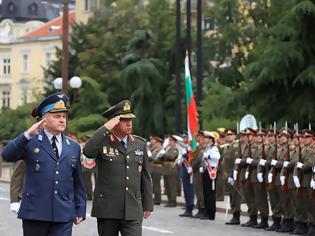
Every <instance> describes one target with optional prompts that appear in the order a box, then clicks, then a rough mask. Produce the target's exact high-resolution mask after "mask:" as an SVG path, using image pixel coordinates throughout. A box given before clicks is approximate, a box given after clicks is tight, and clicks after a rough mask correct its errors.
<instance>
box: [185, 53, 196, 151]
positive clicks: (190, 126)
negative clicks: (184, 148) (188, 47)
mask: <svg viewBox="0 0 315 236" xmlns="http://www.w3.org/2000/svg"><path fill="white" fill-rule="evenodd" d="M185 84H186V104H187V131H188V140H189V141H190V142H191V148H192V150H194V149H195V148H196V146H197V141H196V135H197V131H198V112H197V106H196V102H195V98H194V93H193V90H192V83H191V76H190V71H189V59H188V55H186V57H185Z"/></svg>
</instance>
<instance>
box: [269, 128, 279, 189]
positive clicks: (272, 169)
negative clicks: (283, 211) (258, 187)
mask: <svg viewBox="0 0 315 236" xmlns="http://www.w3.org/2000/svg"><path fill="white" fill-rule="evenodd" d="M273 133H274V135H275V151H274V160H276V161H278V137H277V128H276V123H274V126H273ZM269 173H270V174H272V180H271V182H269V181H268V190H269V191H271V190H273V189H274V187H275V177H276V173H277V171H276V167H275V166H271V168H270V171H269ZM268 179H269V177H268Z"/></svg>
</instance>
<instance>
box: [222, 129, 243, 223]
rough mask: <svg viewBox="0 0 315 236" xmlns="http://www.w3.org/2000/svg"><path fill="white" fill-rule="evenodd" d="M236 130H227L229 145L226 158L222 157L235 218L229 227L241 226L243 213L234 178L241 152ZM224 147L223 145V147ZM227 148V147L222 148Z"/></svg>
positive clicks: (224, 174) (225, 154) (225, 153)
mask: <svg viewBox="0 0 315 236" xmlns="http://www.w3.org/2000/svg"><path fill="white" fill-rule="evenodd" d="M236 135H237V134H236V130H234V129H227V130H226V141H227V144H224V145H227V147H226V149H227V150H226V151H225V152H223V153H224V156H223V157H222V162H221V166H222V171H223V176H224V179H225V183H226V188H227V190H228V193H229V195H230V205H231V212H232V214H233V218H232V219H231V220H230V221H229V222H226V224H227V225H239V224H240V212H241V198H242V196H241V194H240V191H239V190H238V189H237V186H236V184H235V181H234V180H233V177H232V172H233V168H234V163H235V158H236V155H237V153H238V150H239V140H237V141H236ZM221 146H222V145H221ZM222 148H225V147H222Z"/></svg>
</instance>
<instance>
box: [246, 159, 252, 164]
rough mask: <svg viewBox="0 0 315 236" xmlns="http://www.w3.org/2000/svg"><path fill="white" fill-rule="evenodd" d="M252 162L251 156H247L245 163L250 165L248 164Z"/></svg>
mask: <svg viewBox="0 0 315 236" xmlns="http://www.w3.org/2000/svg"><path fill="white" fill-rule="evenodd" d="M252 162H253V159H252V158H250V157H247V158H246V163H247V164H249V165H250V164H252Z"/></svg>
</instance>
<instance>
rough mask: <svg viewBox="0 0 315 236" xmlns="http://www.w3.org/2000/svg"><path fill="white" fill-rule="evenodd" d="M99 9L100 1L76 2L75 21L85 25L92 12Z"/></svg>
mask: <svg viewBox="0 0 315 236" xmlns="http://www.w3.org/2000/svg"><path fill="white" fill-rule="evenodd" d="M99 7H100V0H76V2H75V11H76V15H77V17H76V19H77V20H76V21H77V22H80V23H84V24H85V23H86V22H87V21H88V20H89V18H90V17H92V16H93V11H94V10H96V9H97V8H99Z"/></svg>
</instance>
